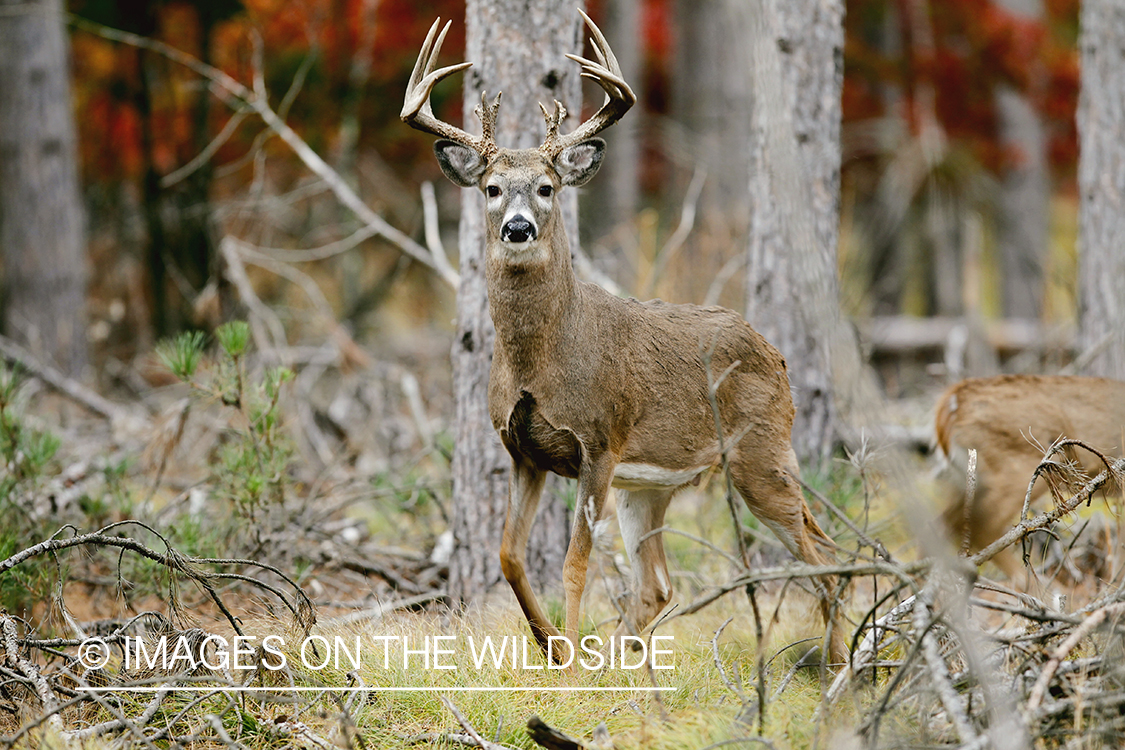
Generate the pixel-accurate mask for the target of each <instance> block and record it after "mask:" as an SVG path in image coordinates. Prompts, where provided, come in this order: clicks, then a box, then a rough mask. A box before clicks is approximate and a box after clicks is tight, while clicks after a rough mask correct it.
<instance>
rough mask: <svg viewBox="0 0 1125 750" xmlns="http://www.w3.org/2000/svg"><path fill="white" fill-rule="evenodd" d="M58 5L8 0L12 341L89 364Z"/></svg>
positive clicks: (7, 318) (80, 217)
mask: <svg viewBox="0 0 1125 750" xmlns="http://www.w3.org/2000/svg"><path fill="white" fill-rule="evenodd" d="M62 13H63V7H62V3H61V2H59V0H19V1H18V2H16V1H13V0H0V253H2V257H3V299H2V302H3V321H4V330H5V332H6V333H8V334H9V335H11V336H13V337H15V338H17V339H19V340H21V341H23V342H26V343H27V344H28V345H29V346H31V348H32V349H33V350H35V351H36V352H38V353H39V354H41V355H42V356H45V357H47V358H49V359H51V360H53V361H54V362H55V364H57V365H58V366H59V367H61V368H62V369H64V370H66V371H67V372H70V373H72V374H76V373H78V372H79V371H80V370H81V369H82V367H83V366H84V365H85V364H86V361H87V351H86V280H87V276H88V271H87V265H86V229H85V217H84V214H83V209H82V201H81V197H80V194H79V188H78V164H77V162H78V147H77V138H76V135H75V127H74V117H73V113H72V111H71V100H70V69H69V64H68V59H67V57H68V55H67V38H66V34H65V33H64V31H63V15H62Z"/></svg>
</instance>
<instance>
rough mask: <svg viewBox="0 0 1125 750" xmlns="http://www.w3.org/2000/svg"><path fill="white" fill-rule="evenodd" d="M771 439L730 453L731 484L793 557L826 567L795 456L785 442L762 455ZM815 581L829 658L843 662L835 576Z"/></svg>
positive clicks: (819, 533) (819, 532) (821, 535)
mask: <svg viewBox="0 0 1125 750" xmlns="http://www.w3.org/2000/svg"><path fill="white" fill-rule="evenodd" d="M771 442H776V441H766V440H763V441H760V442H759V441H755V445H754V446H753V448H754V451H753V452H752V453H751V452H750V451H747V450H744V449H741V448H740V449H739V450H737V451H735V452H734V453H733V454H732V456H731V464H730V470H731V479H732V480H733V481H734V486H735V488H736V489H737V490H738V492H739V494H740V495H742V499H743V500H744V501H745V502H746V505H747V507H749V508H750V512H751V513H753V514H754V516H755V517H756V518H757V519H758V520H759V521H761V522H762V523H763V524H765V525H766V526H768V527H769V529H770V531H772V532H773V533H774V536H776V537H777V538H778V540H780V541H781V543H782V544H784V545H785V548H786V549H788V550H789V551H790V552H791V553H792V554H793V556H794V557H796V558H797V559H798V560H801V561H803V562H805V563H808V564H809V565H827V564H828V559H827V558H826V557H825V555H824V554H823V553H822V552H821V551H820V549H818V548H817V545H816V542H815V541H814V538H815V537H819V538H821V539H827V538H828V537H827V535H826V534H825V533H824V532H823V531H822V530H821V528H820V525H819V524H818V523H817V522H816V518H814V517H813V515H812V512H811V511H809V508H808V506H807V505H806V504H805V498H804V495H802V494H801V488H800V486H799V485H798V484H797V481H796V479H795V478H794V477H796V476H798V473H797V472H798V468H797V459H796V456H795V455H794V454H793V450H792V449H791V448H788V446H787V445H786V450H785V451H784V453H781V455H773V456H764V455H763V454H762V450H763V449H764V444H767V443H771ZM782 444H783V445H784V443H782ZM765 450H768V449H765ZM779 453H780V451H779ZM765 459H772V460H765ZM814 584H815V585H816V590H817V596H818V598H819V599H820V610H821V614H822V616H823V617H824V623H825V626H826V627H827V626H829V625H831V631H832V632H831V636H830V639H829V641H830V642H829V647H828V653H829V657H830V662H831V663H836V664H839V663H844V662H846V661H847V660H848V650H847V647H846V646H845V645H844V631H843V625H842V619H841V617H840V613H839V612H838V611H835V612H834V608H835V607H836V601H835V598H834V597H835V595H836V577H835V576H832V575H823V576H819V577H818V579H817V580H816V581H814Z"/></svg>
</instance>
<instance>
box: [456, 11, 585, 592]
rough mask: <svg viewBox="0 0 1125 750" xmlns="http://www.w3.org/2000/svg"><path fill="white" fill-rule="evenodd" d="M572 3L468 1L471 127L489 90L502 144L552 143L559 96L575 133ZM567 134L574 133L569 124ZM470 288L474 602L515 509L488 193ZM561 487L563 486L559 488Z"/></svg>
mask: <svg viewBox="0 0 1125 750" xmlns="http://www.w3.org/2000/svg"><path fill="white" fill-rule="evenodd" d="M580 5H581V4H578V5H576V4H575V3H574V2H570V1H569V0H469V2H468V4H467V6H466V9H465V17H466V32H467V39H466V43H465V47H466V50H465V59H466V60H471V61H472V63H473V67H472V68H470V69H469V70H467V71H465V73H464V75H465V106H464V112H465V121H464V129H465V130H466V131H468V132H470V133H479V132H480V122H479V121H477V120H476V119H475V117H473V115H472V114H471V113H472V111H473V108H474V107H476V106H477V104H479V103H480V95H481V90H482V89H483V90H485V91H487V92H489V94H490V95H492V94H495V93H496V92H497V91H503V92H504V98H503V104H502V105H501V107H500V116H499V122H498V123H497V135H496V140H497V143H498V144H499V145H500V146H501V147H505V148H534V147H536V146H538V145H539V144H540V143H541V142H542V140H543V134H544V129H545V128H544V123H543V116H542V114H541V113H540V111H539V105H538V102H543V103H544V104H547V105H550V102H551V101H552V100H554V99H558V100H559V101H561V102H562V103H563V105H564V106H565V107H566V109H567V111H568V112H570V113H571V115H570V120H569V123H570V128H566V129H572V128H573V127H575V125H576V123H577V122H578V120H579V118H580V117H581V113H582V88H581V85H580V83H581V81H580V77H579V75H578V66H577V65H575V64H574V63H572V62H570V61H569V60H567V59H566V57H564V55H565V54H566V53H568V52H570V53H575V54H581V49H582V42H583V40H584V37H583V36H582V33H581V27H580V24H581V18H580V17H579V15H578V13H577V11H576V7H579V6H580ZM564 128H565V126H564ZM559 200H560V201H562V204H563V214H564V218H565V222H566V230H567V237H568V238H569V240H570V245H571V249H572V251H573V250H575V249H576V248H577V246H578V245H577V242H578V218H577V216H578V213H577V196H576V194H575V192H574V191H573V190H568V191H564V192H562V193H560V195H559ZM459 245H460V251H461V284H460V288H459V289H458V292H457V335H456V338H455V339H454V342H453V354H452V356H453V397H454V409H455V416H454V431H455V439H456V442H455V445H454V451H453V503H452V506H453V508H452V524H453V537H454V550H453V556H452V558H451V559H450V569H449V593H450V596H451V597H452V598H453V599H454V601H461V602H468V601H471V600H472V599H474V598H476V597H477V596H479V595H480V594H481V593H483V592H484V591H486V590H487V589H489V588H491V587H492V586H493V585H495V584H496V583H497V582H498V581H500V580H502V574H501V571H500V558H499V549H500V536H501V531H502V530H503V528H504V515H505V513H506V512H507V507H508V477H509V474H510V469H511V461H510V459H509V458H508V454H507V452H506V451H505V450H504V448H503V446H502V445H501V443H500V439H499V437H498V436H497V434H496V431H495V430H494V429H493V428H492V422H491V420H490V418H489V414H488V371H489V367H490V364H491V361H492V342H493V336H494V333H495V331H494V329H493V326H492V321H491V319H490V318H489V315H488V293H487V289H486V287H485V278H484V199H483V196H482V195H481V193H480V191H479V190H476V189H465V190H463V191H462V194H461V225H460V241H459ZM556 486H557V485H556ZM554 495H555V493H553V492H551V485H548V489H547V491H546V492H545V493H544V496H543V500H542V502H541V503H540V506H539V516H538V518H537V520H536V524H535V530H534V531H533V532H532V534H531V541H530V543H529V544H528V555H527V570H528V575H529V576H530V577H531V580H532V582H533V583H535V584H536V585H538V586H539V587H543V586H548V585H554V586H558V585H559V583H560V576H559V571H561V570H562V567H563V559H564V557H565V555H566V545H567V542H568V540H569V526H568V521H567V509H566V507H565V505H564V504H563V503H562V502H561V499H560V498H558V497H556V496H554Z"/></svg>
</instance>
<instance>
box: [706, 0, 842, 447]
mask: <svg viewBox="0 0 1125 750" xmlns="http://www.w3.org/2000/svg"><path fill="white" fill-rule="evenodd" d="M728 3H729V4H730V8H731V12H732V14H734V15H735V17H740V18H742V19H744V20H742V21H740V22H739V24H741V26H742V27H743V28H748V29H749V47H750V48H751V51H752V54H751V60H752V63H751V64H752V75H751V76H748V78H749V80H751V81H752V85H753V113H752V116H751V123H752V128H751V135H750V148H749V152H750V195H751V208H750V239H749V247H748V251H747V252H748V253H749V256H748V258H747V275H746V289H747V291H746V319H747V320H748V321H749V322H750V324H751V325H753V326H754V327H755V328H756V329H757V330H758V331H759V332H760V333H762V335H764V336H765V337H766V339H767V340H769V341H770V342H771V343H772V344H774V346H776V347H777V348H778V349H780V350H781V353H782V354H783V355H784V356H785V359H786V362H787V363H788V367H789V381H790V383H791V384H792V387H793V391H794V400H795V401H796V406H797V416H796V421H795V423H794V425H793V448H794V450H795V451H796V452H797V456H798V458H799V459H801V460H802V461H812V462H813V463H816V462H818V461H820V460H823V459H825V458H826V457H827V456H828V455H829V453H830V451H831V449H832V446H833V443H834V438H835V433H836V426H835V419H836V416H835V410H834V405H833V388H832V377H831V371H830V367H829V364H830V362H829V347H830V338H831V336H834V335H835V331H833V330H831V329H832V328H833V327H834V326H835V321H838V319H839V311H838V310H836V309H835V307H836V305H837V303H838V302H837V284H836V245H837V236H838V230H839V200H840V197H839V196H840V106H841V104H840V95H841V90H842V85H843V45H844V33H843V18H844V4H843V1H842V0H824V1H820V2H818V1H817V0H793V1H792V2H779V1H777V0H761V2H757V3H754V4H753V7H750V8H748V7H746V4H745V3H744V2H743V0H728Z"/></svg>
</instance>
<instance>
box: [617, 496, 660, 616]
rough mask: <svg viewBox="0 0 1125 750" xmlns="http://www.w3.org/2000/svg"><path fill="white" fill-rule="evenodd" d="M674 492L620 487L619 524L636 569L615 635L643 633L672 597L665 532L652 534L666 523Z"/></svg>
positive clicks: (626, 550)
mask: <svg viewBox="0 0 1125 750" xmlns="http://www.w3.org/2000/svg"><path fill="white" fill-rule="evenodd" d="M672 493H673V490H672V489H664V488H661V489H650V490H630V491H625V490H621V489H618V490H617V523H618V525H619V526H620V528H621V540H622V542H624V544H625V554H627V555H628V556H629V564H630V565H631V566H632V568H633V581H632V584H631V588H632V591H630V596H629V603H628V606H626V608H625V620H624V621H623V622H622V623H621V625H620V626H619V627H618V628H617V632H615V633H614V635H615V636H622V635H632V634H638V633H640V632H641V631H642V630H644V628H645V626H647V625H648V624H649V623H650V622H652V620H653V618H654V617H656V616H657V615H658V614H660V612H661V610H663V609H664V607H666V606H667V605H668V602H669V601H671V599H672V580H671V578H670V577H669V576H668V562H667V560H666V559H665V557H664V539H663V534H661V533H660V532H657V533H655V534H654V533H652V532H653V531H655V530H656V529H659V528H660V527H661V526H663V525H664V513H665V511H667V510H668V503H669V502H670V501H671V499H672Z"/></svg>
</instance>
